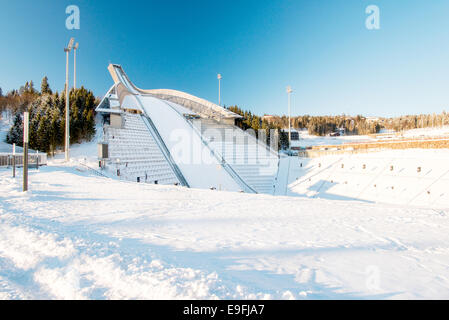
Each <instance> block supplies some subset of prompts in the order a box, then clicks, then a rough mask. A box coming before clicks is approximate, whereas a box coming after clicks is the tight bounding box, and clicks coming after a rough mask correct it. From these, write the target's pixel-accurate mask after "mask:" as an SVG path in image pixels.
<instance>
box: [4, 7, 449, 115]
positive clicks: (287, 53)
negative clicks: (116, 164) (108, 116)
mask: <svg viewBox="0 0 449 320" xmlns="http://www.w3.org/2000/svg"><path fill="white" fill-rule="evenodd" d="M71 4H75V5H77V6H79V8H80V13H81V28H80V30H67V29H66V27H65V20H66V18H67V15H66V13H65V8H66V7H67V6H68V5H71ZM371 4H374V5H377V6H378V7H379V8H380V24H381V29H380V30H368V29H366V27H365V19H366V18H367V14H366V13H365V8H366V7H367V6H368V5H371ZM0 8H1V10H0V37H1V42H0V87H2V88H3V91H8V90H10V89H12V88H18V87H19V86H20V85H22V84H23V83H24V82H25V81H26V80H33V81H34V83H35V84H36V86H37V87H39V86H40V81H41V79H42V78H43V77H44V76H45V75H47V76H48V77H49V81H50V85H51V86H52V88H53V89H57V90H61V89H62V88H63V86H64V79H65V54H64V52H63V48H64V46H65V45H66V43H67V41H68V39H69V38H70V37H71V36H73V37H75V38H76V40H77V41H78V42H79V43H80V48H79V50H78V54H77V57H78V60H77V66H78V72H77V78H78V81H77V83H78V85H81V84H82V85H84V86H85V87H87V88H89V89H92V90H93V91H94V93H95V94H96V95H97V96H101V95H103V94H104V93H105V92H106V91H107V89H108V88H109V87H110V86H111V85H112V80H111V78H110V76H109V73H108V72H107V70H106V67H107V65H108V63H109V62H113V63H118V64H121V65H122V66H123V67H124V69H125V71H126V72H127V73H128V75H129V76H130V78H131V79H132V80H133V82H134V83H135V84H136V85H137V86H139V87H141V88H145V89H150V88H170V89H177V90H182V91H186V92H189V93H192V94H194V95H197V96H199V97H202V98H205V99H208V100H210V101H214V102H217V100H218V92H217V91H218V90H217V80H216V74H217V73H218V72H220V73H221V74H222V75H223V79H222V102H223V103H224V104H226V105H234V104H237V105H239V106H240V107H242V108H244V109H249V110H251V111H253V112H255V113H258V114H265V113H267V114H282V113H285V112H286V109H287V95H286V93H285V87H286V86H287V85H291V86H292V87H293V90H294V93H293V96H292V113H293V114H311V115H324V114H342V113H345V114H354V115H355V114H364V115H368V116H373V115H380V116H396V115H401V114H412V113H431V112H441V111H443V110H447V111H449V90H448V89H449V19H447V16H448V14H449V1H447V0H431V1H424V0H369V1H365V0H304V1H301V0H294V1H263V0H258V1H211V0H204V1H193V0H192V1H126V2H125V1H115V0H110V1H100V0H96V1H77V0H71V1H62V0H58V1H54V0H35V1H31V0H30V1H21V0H18V1H10V0H0ZM71 63H73V61H72V60H71ZM70 72H71V73H72V65H71V68H70ZM70 79H72V74H71V75H70Z"/></svg>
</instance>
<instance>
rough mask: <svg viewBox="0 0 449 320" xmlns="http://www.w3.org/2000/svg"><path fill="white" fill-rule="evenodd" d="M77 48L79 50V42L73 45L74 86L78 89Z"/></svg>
mask: <svg viewBox="0 0 449 320" xmlns="http://www.w3.org/2000/svg"><path fill="white" fill-rule="evenodd" d="M76 50H78V42H77V43H76V44H75V46H74V47H73V88H74V89H76Z"/></svg>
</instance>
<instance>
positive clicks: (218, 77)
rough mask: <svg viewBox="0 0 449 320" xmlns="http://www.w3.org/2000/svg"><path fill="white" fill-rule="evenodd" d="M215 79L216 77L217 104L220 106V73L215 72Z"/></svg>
mask: <svg viewBox="0 0 449 320" xmlns="http://www.w3.org/2000/svg"><path fill="white" fill-rule="evenodd" d="M217 79H218V105H219V106H221V100H220V99H221V97H220V93H221V92H220V89H221V88H220V80H221V74H220V73H219V74H217Z"/></svg>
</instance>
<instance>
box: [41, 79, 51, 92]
mask: <svg viewBox="0 0 449 320" xmlns="http://www.w3.org/2000/svg"><path fill="white" fill-rule="evenodd" d="M41 94H52V92H51V89H50V85H49V84H48V78H47V76H45V77H44V78H43V79H42V83H41Z"/></svg>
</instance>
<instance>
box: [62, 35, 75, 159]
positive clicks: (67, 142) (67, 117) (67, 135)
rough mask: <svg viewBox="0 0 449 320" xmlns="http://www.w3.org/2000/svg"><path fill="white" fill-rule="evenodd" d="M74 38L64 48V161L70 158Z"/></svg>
mask: <svg viewBox="0 0 449 320" xmlns="http://www.w3.org/2000/svg"><path fill="white" fill-rule="evenodd" d="M73 42H74V39H73V38H70V42H69V45H68V46H67V48H64V52H65V53H66V64H65V161H67V162H68V161H69V160H70V156H69V152H70V151H69V148H70V114H69V99H70V98H69V52H70V50H72V47H73Z"/></svg>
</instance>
